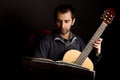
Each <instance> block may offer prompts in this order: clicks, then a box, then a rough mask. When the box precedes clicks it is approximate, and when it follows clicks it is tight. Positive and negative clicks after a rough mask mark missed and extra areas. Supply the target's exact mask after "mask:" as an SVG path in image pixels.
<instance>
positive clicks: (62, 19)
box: [56, 11, 75, 34]
mask: <svg viewBox="0 0 120 80" xmlns="http://www.w3.org/2000/svg"><path fill="white" fill-rule="evenodd" d="M74 21H75V19H73V20H72V14H71V12H70V11H68V12H66V13H61V12H58V13H57V19H56V24H57V27H58V30H59V32H60V34H67V33H68V32H69V31H70V28H71V26H72V25H73V24H74Z"/></svg>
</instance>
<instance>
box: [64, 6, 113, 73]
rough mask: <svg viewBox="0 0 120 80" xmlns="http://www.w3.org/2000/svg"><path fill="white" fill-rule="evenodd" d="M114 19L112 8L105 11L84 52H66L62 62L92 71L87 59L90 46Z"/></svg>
mask: <svg viewBox="0 0 120 80" xmlns="http://www.w3.org/2000/svg"><path fill="white" fill-rule="evenodd" d="M114 17H115V10H114V9H113V8H108V9H107V10H105V11H104V13H103V15H102V17H101V19H102V23H101V25H100V26H99V28H98V29H97V31H96V32H95V33H94V35H93V36H92V38H91V39H90V41H89V42H88V44H87V45H86V46H85V48H84V50H83V51H82V52H80V51H78V50H74V49H71V50H68V51H67V52H66V53H65V55H64V57H63V61H64V62H68V63H75V64H77V65H80V66H82V67H85V68H88V69H89V70H91V71H93V70H94V65H93V63H92V61H91V60H90V59H89V58H88V55H89V54H90V52H91V50H92V49H93V47H92V44H93V42H95V40H96V39H98V38H99V37H100V36H101V35H102V33H103V31H104V30H105V28H106V27H107V26H108V24H110V23H111V22H112V20H113V18H114Z"/></svg>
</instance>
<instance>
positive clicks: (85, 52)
mask: <svg viewBox="0 0 120 80" xmlns="http://www.w3.org/2000/svg"><path fill="white" fill-rule="evenodd" d="M106 26H107V24H106V23H104V22H102V23H101V25H100V26H99V28H98V29H97V31H96V32H95V33H94V35H93V36H92V38H91V39H90V41H89V42H88V44H87V45H86V47H85V48H84V50H83V51H82V52H81V54H80V56H79V57H78V59H77V60H76V61H75V63H76V64H78V63H79V64H82V63H83V62H84V60H85V59H86V58H87V57H88V55H89V54H90V52H91V50H92V48H93V47H92V45H93V43H94V42H95V41H96V40H97V39H98V38H99V37H100V36H101V35H102V33H103V31H104V30H105V28H106Z"/></svg>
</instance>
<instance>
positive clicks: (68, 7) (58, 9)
mask: <svg viewBox="0 0 120 80" xmlns="http://www.w3.org/2000/svg"><path fill="white" fill-rule="evenodd" d="M68 11H70V12H71V13H72V19H74V18H75V10H74V9H73V7H72V6H71V5H69V4H61V5H59V6H57V7H56V8H55V11H54V19H55V20H56V18H57V13H58V12H62V13H66V12H68Z"/></svg>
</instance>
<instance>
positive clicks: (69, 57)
mask: <svg viewBox="0 0 120 80" xmlns="http://www.w3.org/2000/svg"><path fill="white" fill-rule="evenodd" d="M80 54H81V52H80V51H78V50H74V49H71V50H69V51H67V52H66V53H65V55H64V57H63V61H64V62H68V63H74V62H75V61H76V60H77V58H78V57H79V56H80ZM77 65H79V64H77ZM80 66H82V67H85V68H88V69H89V70H91V71H93V70H94V65H93V63H92V61H91V60H90V59H89V58H88V57H87V58H86V59H85V61H84V62H83V63H82V65H80Z"/></svg>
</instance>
